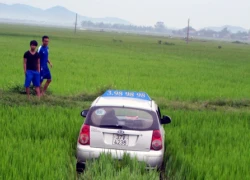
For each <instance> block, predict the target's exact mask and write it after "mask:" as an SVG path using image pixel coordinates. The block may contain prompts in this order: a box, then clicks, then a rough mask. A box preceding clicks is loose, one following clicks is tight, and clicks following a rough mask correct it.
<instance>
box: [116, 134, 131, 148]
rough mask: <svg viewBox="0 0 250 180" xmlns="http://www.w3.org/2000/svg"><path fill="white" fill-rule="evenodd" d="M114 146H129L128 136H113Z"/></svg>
mask: <svg viewBox="0 0 250 180" xmlns="http://www.w3.org/2000/svg"><path fill="white" fill-rule="evenodd" d="M113 145H119V146H128V135H118V134H113Z"/></svg>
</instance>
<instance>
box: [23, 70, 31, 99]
mask: <svg viewBox="0 0 250 180" xmlns="http://www.w3.org/2000/svg"><path fill="white" fill-rule="evenodd" d="M32 78H33V75H32V73H31V72H30V71H29V70H27V71H26V74H25V83H24V86H25V88H26V94H27V97H28V99H30V83H31V81H32Z"/></svg>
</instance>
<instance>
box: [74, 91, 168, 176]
mask: <svg viewBox="0 0 250 180" xmlns="http://www.w3.org/2000/svg"><path fill="white" fill-rule="evenodd" d="M81 116H83V117H86V119H85V122H84V123H83V125H82V127H81V129H80V133H79V137H78V141H77V150H76V158H77V164H76V170H77V171H78V172H82V171H83V170H84V168H85V163H86V161H88V160H91V159H95V158H98V157H99V156H100V154H101V153H111V155H112V157H113V158H116V159H122V157H123V155H124V154H125V153H127V154H129V155H130V157H136V158H137V159H138V161H144V162H146V164H147V166H148V168H160V167H161V165H162V162H163V156H164V137H165V132H164V128H163V126H162V125H163V124H168V123H170V122H171V118H170V117H169V116H161V112H160V108H159V107H158V106H157V104H156V103H155V101H154V100H152V99H151V98H150V97H149V96H148V94H147V93H145V92H134V91H124V90H107V91H106V92H105V93H104V94H103V95H101V96H99V97H97V98H96V99H95V100H94V101H93V103H92V104H91V107H90V108H89V109H88V110H83V111H82V112H81Z"/></svg>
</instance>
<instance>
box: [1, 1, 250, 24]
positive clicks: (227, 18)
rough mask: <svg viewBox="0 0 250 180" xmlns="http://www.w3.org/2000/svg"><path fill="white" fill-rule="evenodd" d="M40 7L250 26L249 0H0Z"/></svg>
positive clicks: (141, 20)
mask: <svg viewBox="0 0 250 180" xmlns="http://www.w3.org/2000/svg"><path fill="white" fill-rule="evenodd" d="M0 3H5V4H14V3H20V4H27V5H31V6H34V7H38V8H41V9H47V8H50V7H53V6H57V5H59V6H63V7H65V8H67V9H69V10H71V11H73V12H76V13H78V14H80V15H83V16H89V17H118V18H122V19H125V20H127V21H129V22H131V23H132V24H136V25H150V26H152V25H154V24H155V23H156V22H157V21H163V22H164V23H165V25H166V26H167V27H171V28H183V27H186V26H187V21H188V18H190V25H191V26H192V27H194V28H197V29H199V28H203V27H208V26H210V27H211V26H223V25H233V26H241V27H243V28H246V29H250V0H237V1H236V0H39V1H38V0H0Z"/></svg>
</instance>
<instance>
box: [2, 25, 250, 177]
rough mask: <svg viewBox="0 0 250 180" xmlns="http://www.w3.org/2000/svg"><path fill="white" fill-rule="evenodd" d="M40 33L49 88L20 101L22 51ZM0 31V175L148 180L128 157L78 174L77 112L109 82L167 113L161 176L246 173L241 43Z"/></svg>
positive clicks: (245, 53)
mask: <svg viewBox="0 0 250 180" xmlns="http://www.w3.org/2000/svg"><path fill="white" fill-rule="evenodd" d="M44 34H47V35H49V36H50V40H51V43H50V59H51V61H52V62H53V64H54V67H53V68H52V69H51V72H52V78H53V81H52V83H51V85H50V87H49V92H50V94H49V95H48V96H45V97H43V98H42V99H41V100H40V101H38V100H37V99H36V98H35V97H34V98H32V100H31V101H28V100H26V97H25V95H24V94H22V93H20V92H21V91H23V87H22V84H23V81H24V73H23V69H22V56H23V53H24V51H26V50H27V49H28V48H29V41H30V40H31V39H37V40H38V41H39V38H41V36H42V35H44ZM0 36H1V38H0V49H1V54H0V72H1V76H0V127H1V131H0V137H1V138H0V149H1V151H0V157H1V159H0V179H7V180H8V179H25V180H26V179H150V180H151V179H157V178H158V177H159V172H155V171H149V172H146V171H145V170H142V169H143V164H141V163H138V162H137V161H136V160H133V159H129V158H127V157H126V158H125V159H124V160H122V161H116V160H112V159H111V158H110V157H109V156H101V158H100V159H99V160H96V161H93V162H88V164H87V169H86V172H85V173H84V174H83V175H80V176H77V174H76V172H75V163H76V159H75V150H76V141H77V136H78V133H79V130H80V126H81V124H82V123H83V119H81V117H80V115H79V114H80V111H81V110H82V109H83V108H87V107H88V106H89V105H90V103H91V101H92V100H93V99H94V98H95V97H96V96H98V95H99V94H101V93H102V92H103V91H104V90H105V89H108V88H113V89H128V90H138V91H146V92H147V93H148V94H149V95H150V96H151V97H153V98H154V99H156V100H157V102H159V104H160V105H161V107H162V112H163V114H164V113H165V114H167V115H170V116H171V117H172V119H173V121H172V123H171V124H169V125H167V126H166V127H165V130H166V137H165V144H166V153H165V161H164V162H165V163H164V164H165V165H166V169H165V170H164V172H165V177H167V178H168V179H250V177H249V176H250V174H249V164H250V158H249V157H250V156H249V154H250V152H249V149H250V147H249V143H248V139H249V138H250V137H249V133H248V131H249V125H250V124H249V118H250V114H249V109H248V107H249V88H250V85H249V80H250V76H249V75H250V73H249V68H250V64H249V62H248V61H249V58H250V55H249V50H250V46H248V45H239V44H232V43H223V42H220V45H222V46H223V48H222V49H218V48H217V47H218V42H214V41H207V42H200V41H194V42H192V43H190V44H189V45H186V44H185V42H184V41H181V40H178V39H171V40H169V39H168V41H169V42H170V41H171V43H174V44H175V45H174V46H164V45H159V44H158V43H157V42H158V40H159V37H150V36H137V35H128V34H114V33H98V32H85V31H84V32H78V34H77V35H73V34H72V31H71V30H62V29H60V30H59V29H53V28H42V27H39V28H38V27H25V26H12V25H2V24H1V26H0ZM114 36H115V38H116V39H121V40H122V41H123V42H122V43H114V42H113V41H112V39H113V38H114ZM162 40H166V38H162ZM10 90H11V92H10ZM217 107H221V108H217ZM208 109H209V110H208ZM212 109H214V110H213V111H212ZM236 109H237V111H236Z"/></svg>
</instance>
